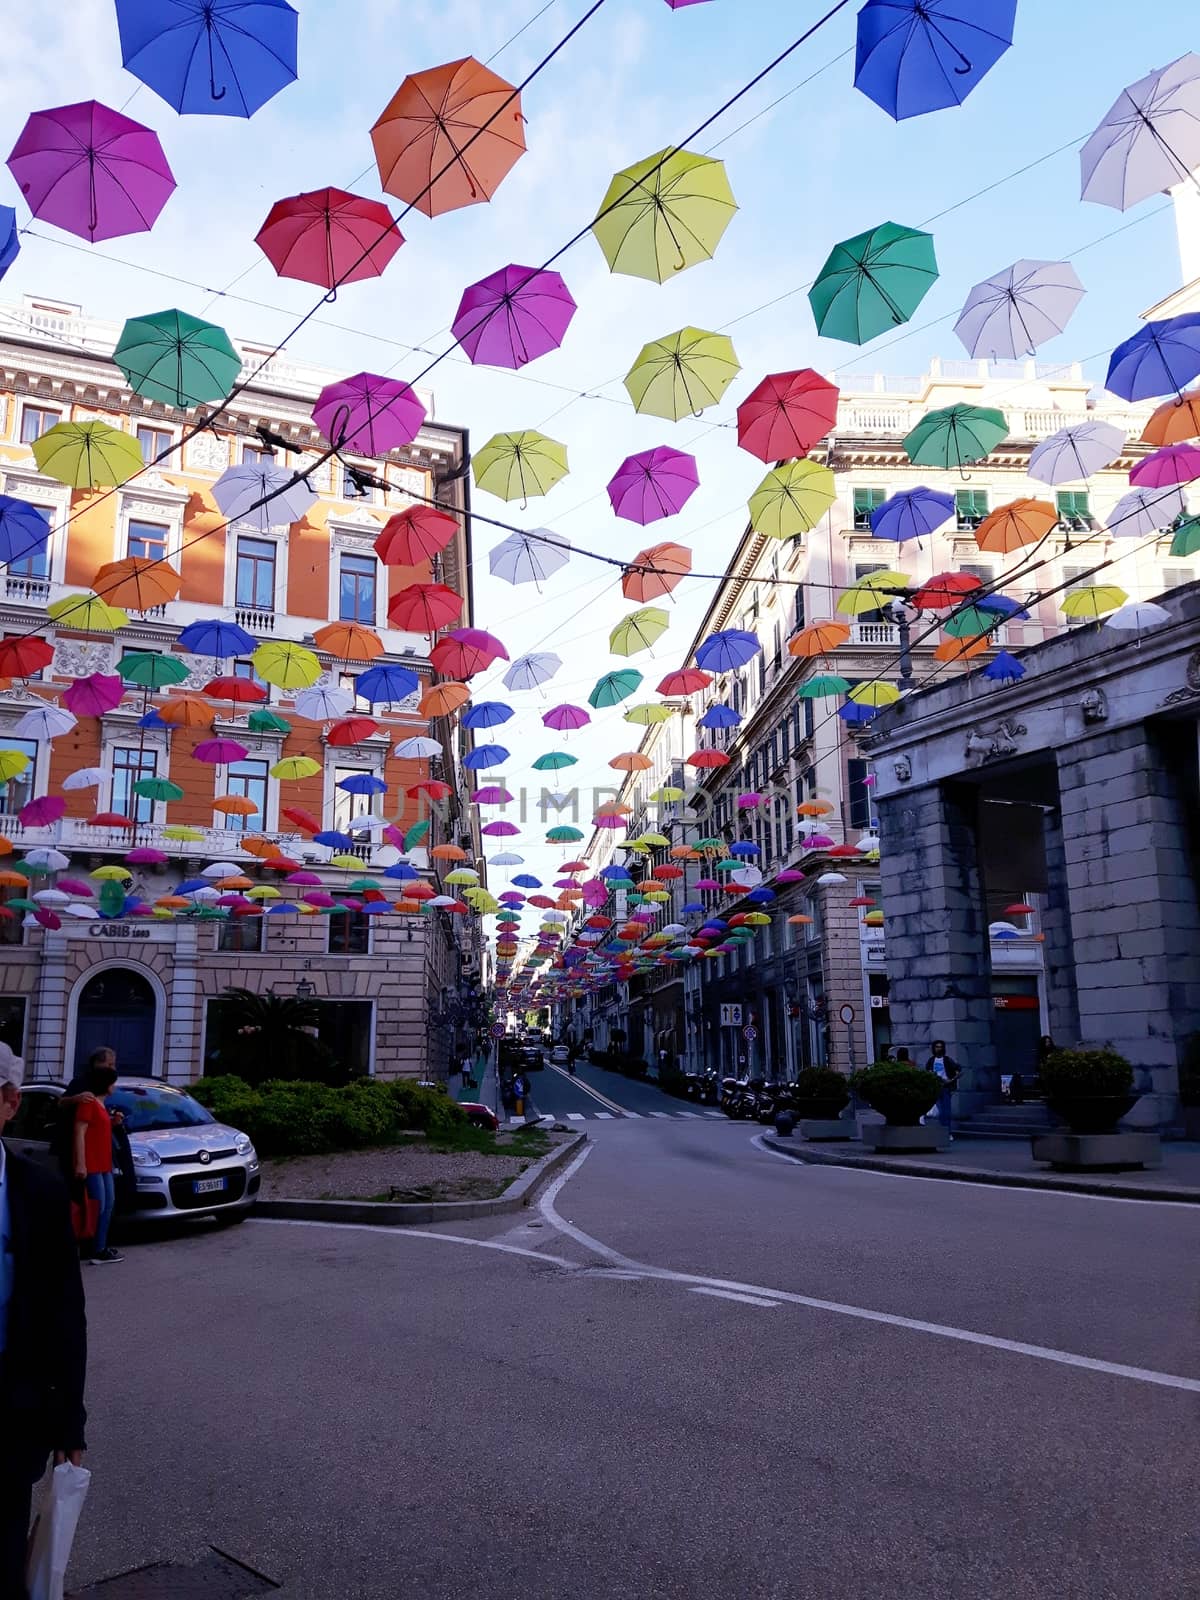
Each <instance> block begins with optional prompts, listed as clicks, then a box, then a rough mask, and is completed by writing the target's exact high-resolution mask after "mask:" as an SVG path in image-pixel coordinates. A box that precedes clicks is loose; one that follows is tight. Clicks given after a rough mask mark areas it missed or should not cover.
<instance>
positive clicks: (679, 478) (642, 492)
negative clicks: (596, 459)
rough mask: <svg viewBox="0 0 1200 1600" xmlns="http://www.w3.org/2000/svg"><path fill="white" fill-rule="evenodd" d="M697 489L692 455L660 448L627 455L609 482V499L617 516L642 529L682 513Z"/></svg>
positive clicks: (697, 476) (663, 447) (666, 447)
mask: <svg viewBox="0 0 1200 1600" xmlns="http://www.w3.org/2000/svg"><path fill="white" fill-rule="evenodd" d="M699 487H700V476H699V474H698V473H697V471H696V458H695V456H689V455H687V454H686V452H684V451H683V450H672V449H671V447H670V446H669V445H659V446H658V448H657V449H655V450H642V451H640V452H639V453H638V454H637V455H635V456H626V458H625V460H624V461H622V463H621V465H620V466H619V467H618V468H617V470H616V472H615V473H614V474H613V476H612V478H611V479H610V481H609V485H608V498H609V499H610V500H611V501H612V508H613V510H614V511H615V512H616V514H617V516H619V517H624V519H625V521H626V522H637V523H640V524H641V525H642V526H643V527H645V525H646V523H648V522H659V521H661V520H662V518H663V517H673V516H675V515H676V513H677V512H680V511H682V510H683V508H684V506H685V505H687V503H688V501H689V500H690V499H691V497H692V496H693V495H694V494H695V492H696V490H697V489H698V488H699Z"/></svg>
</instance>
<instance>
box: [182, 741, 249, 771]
mask: <svg viewBox="0 0 1200 1600" xmlns="http://www.w3.org/2000/svg"><path fill="white" fill-rule="evenodd" d="M248 753H249V752H248V751H247V749H246V746H245V745H244V744H239V743H238V742H237V740H236V739H202V740H201V741H200V743H199V744H198V745H197V746H196V748H195V749H194V750H193V751H192V754H193V756H195V758H196V760H197V761H203V762H205V763H206V764H207V765H208V766H210V767H226V766H228V765H229V764H230V762H233V761H244V760H245V759H246V756H247V755H248Z"/></svg>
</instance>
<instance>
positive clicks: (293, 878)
mask: <svg viewBox="0 0 1200 1600" xmlns="http://www.w3.org/2000/svg"><path fill="white" fill-rule="evenodd" d="M287 881H288V882H289V883H298V884H301V885H302V886H303V887H304V888H309V887H310V886H311V887H312V888H319V887H320V884H321V880H320V878H319V877H318V876H317V874H316V873H315V872H289V873H288V880H287Z"/></svg>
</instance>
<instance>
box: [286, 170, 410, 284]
mask: <svg viewBox="0 0 1200 1600" xmlns="http://www.w3.org/2000/svg"><path fill="white" fill-rule="evenodd" d="M255 243H256V244H257V245H258V247H259V249H260V250H261V251H262V252H263V253H264V255H265V256H266V257H267V259H268V261H270V263H271V265H272V266H273V267H274V268H275V271H276V272H277V273H278V274H279V276H280V277H281V278H299V279H300V280H301V282H303V283H318V284H320V285H321V287H322V288H323V289H332V288H334V286H335V285H337V286H338V287H340V286H341V285H342V284H344V283H358V282H359V280H360V279H362V278H377V277H378V276H379V274H380V273H381V272H382V271H383V269H384V268H385V267H386V266H387V264H388V262H389V261H390V260H391V259H392V257H393V256H394V255H395V254H396V251H397V250H399V248H400V246H401V245H402V244H403V243H404V236H403V234H402V233H401V232H400V229H399V228H398V227H397V226H396V223H395V219H394V218H393V217H392V214H391V212H390V211H389V210H388V208H387V206H385V205H381V204H380V203H379V201H378V200H364V199H362V198H361V197H360V196H359V195H356V194H347V192H346V191H345V189H313V190H311V191H310V192H309V193H307V194H294V195H291V196H290V197H289V198H288V199H286V200H277V201H276V202H275V204H274V205H273V206H272V207H271V209H270V211H269V212H268V213H267V220H266V221H265V222H264V223H263V225H262V227H261V228H260V229H259V230H258V233H257V235H256V237H255Z"/></svg>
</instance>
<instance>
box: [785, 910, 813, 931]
mask: <svg viewBox="0 0 1200 1600" xmlns="http://www.w3.org/2000/svg"><path fill="white" fill-rule="evenodd" d="M788 921H789V922H790V923H791V925H792V927H793V928H802V927H804V926H805V925H806V924H807V923H810V922H811V921H812V918H811V917H806V916H805V915H804V914H803V912H797V914H796V915H795V916H794V917H789V918H788Z"/></svg>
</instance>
